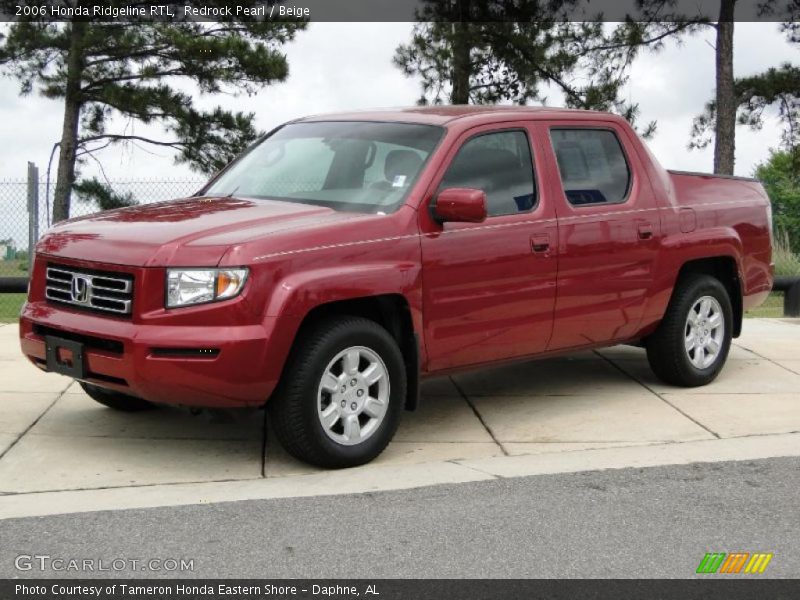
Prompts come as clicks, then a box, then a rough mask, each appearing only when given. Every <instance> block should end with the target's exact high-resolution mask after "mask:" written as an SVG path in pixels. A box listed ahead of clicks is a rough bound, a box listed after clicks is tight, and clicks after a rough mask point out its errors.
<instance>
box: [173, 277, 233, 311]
mask: <svg viewBox="0 0 800 600" xmlns="http://www.w3.org/2000/svg"><path fill="white" fill-rule="evenodd" d="M246 281H247V269H168V270H167V308H175V307H177V306H192V305H194V304H205V303H208V302H217V301H218V300H227V299H228V298H233V297H235V296H237V295H238V294H239V292H241V291H242V288H243V287H244V284H245V282H246Z"/></svg>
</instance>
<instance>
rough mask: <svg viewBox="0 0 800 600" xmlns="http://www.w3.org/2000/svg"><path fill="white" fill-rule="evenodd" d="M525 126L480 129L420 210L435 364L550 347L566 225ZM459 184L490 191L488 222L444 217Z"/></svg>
mask: <svg viewBox="0 0 800 600" xmlns="http://www.w3.org/2000/svg"><path fill="white" fill-rule="evenodd" d="M532 139H533V137H532V135H531V128H530V126H529V125H528V124H526V123H507V124H503V125H502V126H499V125H492V126H485V127H480V128H475V129H472V130H470V131H468V132H466V133H464V134H463V135H462V136H461V137H460V138H459V140H458V141H457V142H456V144H454V146H453V148H451V150H450V152H449V156H448V157H447V158H446V159H445V161H444V163H443V167H442V169H441V171H440V173H439V174H438V175H437V177H436V180H435V182H434V184H433V185H432V187H431V188H430V189H429V191H428V197H427V198H426V201H425V202H424V203H423V204H422V206H421V210H420V228H421V231H422V233H423V235H422V238H421V240H422V257H423V294H424V298H423V301H424V315H425V344H426V348H427V353H428V360H429V363H428V370H440V369H447V368H452V367H458V366H463V365H469V364H475V363H484V362H490V361H494V360H501V359H505V358H509V357H514V356H522V355H526V354H533V353H536V352H541V351H543V350H544V349H545V348H546V347H547V343H548V340H549V338H550V334H551V332H552V325H553V307H554V302H555V282H556V258H555V252H554V250H555V248H556V245H557V243H558V230H557V224H556V221H555V213H554V211H553V205H552V202H550V201H549V198H548V197H547V196H548V192H547V191H546V190H544V189H542V187H541V184H540V181H539V178H538V173H537V169H536V166H535V165H537V164H538V163H539V161H540V160H541V154H542V148H541V147H536V146H535V145H534V146H532V145H531V142H532ZM450 187H469V188H477V189H482V190H483V191H484V192H486V195H487V208H488V213H489V216H488V218H487V219H486V221H484V222H483V223H444V224H443V225H440V224H438V223H436V222H435V221H434V220H433V219H432V218H431V216H430V211H429V207H430V203H431V202H432V201H433V200H434V199H435V196H436V193H437V192H438V191H440V190H442V189H445V188H450Z"/></svg>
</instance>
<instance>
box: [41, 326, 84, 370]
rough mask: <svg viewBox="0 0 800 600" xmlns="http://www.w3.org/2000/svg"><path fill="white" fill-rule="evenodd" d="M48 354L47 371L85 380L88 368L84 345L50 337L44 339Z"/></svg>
mask: <svg viewBox="0 0 800 600" xmlns="http://www.w3.org/2000/svg"><path fill="white" fill-rule="evenodd" d="M44 343H45V349H46V352H47V370H48V371H51V372H53V373H59V374H61V375H66V376H67V377H72V378H73V379H85V377H86V366H85V363H84V360H83V344H81V343H80V342H75V341H73V340H65V339H64V338H60V337H56V336H52V335H48V336H45V338H44Z"/></svg>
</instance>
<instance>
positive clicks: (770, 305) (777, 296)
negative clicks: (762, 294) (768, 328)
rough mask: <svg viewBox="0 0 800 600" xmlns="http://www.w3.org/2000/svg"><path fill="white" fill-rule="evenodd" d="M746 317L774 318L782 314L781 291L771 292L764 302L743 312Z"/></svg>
mask: <svg viewBox="0 0 800 600" xmlns="http://www.w3.org/2000/svg"><path fill="white" fill-rule="evenodd" d="M744 316H745V318H747V317H761V318H768V319H775V318H779V317H782V316H783V292H772V293H771V294H770V295H769V296H767V299H766V300H765V301H764V304H762V305H761V306H759V307H758V308H754V309H753V310H748V311H746V312H745V313H744Z"/></svg>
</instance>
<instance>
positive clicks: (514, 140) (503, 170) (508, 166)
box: [439, 131, 536, 217]
mask: <svg viewBox="0 0 800 600" xmlns="http://www.w3.org/2000/svg"><path fill="white" fill-rule="evenodd" d="M455 187H458V188H474V189H479V190H483V192H484V193H485V194H486V211H487V213H488V215H489V216H490V217H495V216H500V215H512V214H517V213H521V212H528V211H530V210H531V209H533V207H534V206H535V205H536V188H535V183H534V177H533V159H532V158H531V148H530V144H529V142H528V136H527V135H526V134H525V133H524V132H522V131H499V132H495V133H485V134H480V135H477V136H475V137H474V138H472V139H470V140H467V141H466V142H465V143H464V145H463V146H462V147H461V149H460V150H459V151H458V154H456V157H455V158H454V159H453V162H452V163H451V164H450V166H449V167H448V169H447V172H446V173H445V176H444V178H443V179H442V183H441V185H440V186H439V191H441V190H443V189H446V188H455Z"/></svg>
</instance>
